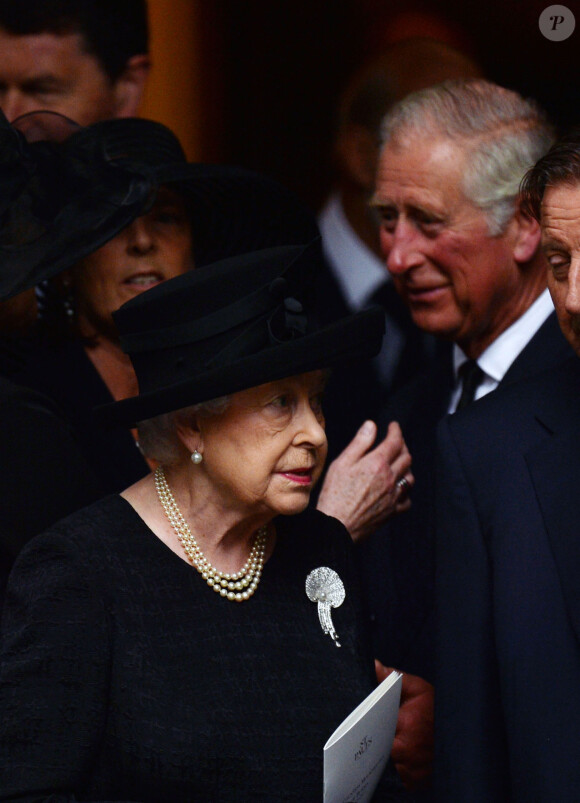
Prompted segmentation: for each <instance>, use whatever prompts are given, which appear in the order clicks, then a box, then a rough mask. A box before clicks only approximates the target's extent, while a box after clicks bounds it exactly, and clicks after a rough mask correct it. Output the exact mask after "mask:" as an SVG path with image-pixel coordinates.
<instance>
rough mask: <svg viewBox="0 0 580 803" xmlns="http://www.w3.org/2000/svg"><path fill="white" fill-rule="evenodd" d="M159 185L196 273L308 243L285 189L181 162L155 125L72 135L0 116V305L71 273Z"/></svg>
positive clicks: (301, 211) (131, 123)
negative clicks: (180, 210) (179, 218)
mask: <svg viewBox="0 0 580 803" xmlns="http://www.w3.org/2000/svg"><path fill="white" fill-rule="evenodd" d="M161 185H167V186H170V187H173V188H175V189H176V190H177V191H179V192H180V193H182V194H184V195H185V196H186V197H187V199H188V202H189V207H190V210H191V213H192V222H193V237H194V257H195V262H196V265H197V266H198V267H200V266H202V265H204V264H207V263H210V262H213V261H215V260H217V259H223V258H226V257H228V256H232V255H235V254H239V253H244V252H247V251H251V250H253V249H259V248H266V247H269V246H274V245H282V244H294V243H302V242H307V241H309V240H310V239H312V238H313V237H315V236H316V234H317V227H316V222H315V220H314V217H313V215H312V214H311V212H310V211H309V210H307V209H306V208H305V207H304V205H303V204H302V203H301V202H300V201H299V200H298V199H297V198H296V197H295V196H294V195H293V194H292V193H291V192H290V191H288V190H287V189H286V188H285V187H283V186H282V185H280V184H278V183H277V182H275V181H273V180H271V179H269V178H266V177H264V176H261V175H259V174H257V173H254V172H252V171H249V170H244V169H242V168H235V167H227V166H224V165H204V164H197V163H188V162H187V159H186V157H185V154H184V152H183V149H182V147H181V145H180V143H179V140H178V139H177V137H176V136H175V135H174V134H173V132H172V131H170V130H169V129H168V128H166V127H165V126H164V125H162V124H161V123H157V122H154V121H152V120H143V119H137V118H124V119H119V120H106V121H102V122H99V123H95V124H93V125H91V126H87V127H86V128H80V127H79V126H77V125H76V124H75V123H73V122H72V121H70V120H67V118H64V117H63V116H62V115H58V114H55V113H53V112H31V113H30V114H28V115H24V116H23V117H21V118H19V119H18V120H17V121H15V122H14V123H13V124H12V125H10V124H9V123H8V122H7V120H6V118H5V117H3V115H2V114H1V112H0V187H1V188H2V192H1V193H0V298H10V297H11V296H13V295H16V294H17V293H19V292H21V291H22V290H26V289H28V288H29V287H32V286H33V285H35V284H37V283H39V282H40V281H42V280H44V279H48V278H50V277H51V276H55V275H56V274H58V273H60V272H61V271H62V270H64V269H65V268H68V267H71V266H72V265H74V264H75V263H76V262H78V261H79V260H80V259H82V258H83V257H84V256H87V255H88V254H90V253H92V252H93V251H95V250H96V249H97V248H99V247H100V246H101V245H104V243H106V242H107V241H108V240H110V239H111V238H112V237H114V236H115V235H116V234H118V233H119V232H120V231H121V230H122V229H123V228H124V227H125V226H127V225H129V224H130V223H131V222H132V221H133V220H134V219H135V218H136V217H138V216H139V215H142V214H144V213H145V212H146V211H147V209H148V208H149V207H150V205H151V203H152V202H153V200H154V197H155V193H156V190H157V188H158V187H159V186H161Z"/></svg>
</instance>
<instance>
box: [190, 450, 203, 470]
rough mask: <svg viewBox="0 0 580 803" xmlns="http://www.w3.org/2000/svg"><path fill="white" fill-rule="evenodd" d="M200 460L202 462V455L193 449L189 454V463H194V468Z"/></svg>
mask: <svg viewBox="0 0 580 803" xmlns="http://www.w3.org/2000/svg"><path fill="white" fill-rule="evenodd" d="M202 460H203V455H202V454H201V452H198V451H197V449H194V450H193V452H192V454H191V462H192V463H194V464H195V465H196V466H199V464H200V463H201V461H202Z"/></svg>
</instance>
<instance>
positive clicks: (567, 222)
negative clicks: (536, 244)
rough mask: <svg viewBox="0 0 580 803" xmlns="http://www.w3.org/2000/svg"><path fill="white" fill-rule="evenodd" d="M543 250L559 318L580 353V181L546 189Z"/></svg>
mask: <svg viewBox="0 0 580 803" xmlns="http://www.w3.org/2000/svg"><path fill="white" fill-rule="evenodd" d="M542 250H543V251H544V253H545V255H546V257H547V259H548V263H549V266H550V267H549V271H548V287H549V289H550V293H551V295H552V299H553V301H554V306H555V307H556V313H557V315H558V321H559V322H560V327H561V328H562V331H563V332H564V335H565V337H566V339H567V340H568V341H569V343H570V345H571V346H572V348H573V349H574V351H575V352H576V354H578V356H580V184H576V185H575V186H570V185H568V184H561V185H559V186H556V187H550V188H548V189H547V190H546V192H545V194H544V198H543V200H542Z"/></svg>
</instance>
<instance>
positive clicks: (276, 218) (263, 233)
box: [69, 117, 319, 267]
mask: <svg viewBox="0 0 580 803" xmlns="http://www.w3.org/2000/svg"><path fill="white" fill-rule="evenodd" d="M73 145H74V147H75V150H77V151H78V150H79V148H84V147H85V146H86V147H88V148H89V150H90V151H91V152H92V151H94V150H95V148H98V150H99V153H100V155H101V157H102V158H104V160H105V161H106V162H107V163H113V164H115V165H119V166H123V167H124V168H125V169H127V170H129V171H134V172H135V173H136V174H137V175H142V174H143V173H146V174H147V175H148V176H149V177H150V180H151V181H152V183H153V185H154V186H155V187H160V186H168V187H170V188H171V189H174V190H176V191H177V192H179V193H180V194H181V195H183V196H185V198H186V200H187V201H188V207H189V210H190V213H191V220H192V230H193V251H194V261H195V264H196V266H197V267H202V266H204V265H208V264H211V263H213V262H216V261H218V260H222V259H226V258H228V257H230V256H235V255H236V254H244V253H248V252H250V251H256V250H259V249H262V248H270V247H274V246H281V245H298V244H301V243H306V242H310V241H311V240H313V239H314V238H315V237H317V236H318V233H319V232H318V225H317V223H316V218H315V216H314V214H313V213H312V211H311V210H310V209H308V208H307V207H306V205H305V204H304V203H303V202H302V201H301V200H300V199H299V198H298V197H297V196H296V195H295V194H294V193H293V192H291V191H290V190H289V189H288V188H286V187H284V186H283V185H282V184H280V183H279V182H277V181H275V180H274V179H271V178H269V177H267V176H264V175H262V174H260V173H256V172H254V171H252V170H247V169H245V168H241V167H232V166H230V165H214V164H202V163H198V162H188V161H187V158H186V155H185V152H184V151H183V148H182V147H181V143H180V142H179V140H178V139H177V137H176V136H175V134H174V133H173V132H172V131H171V130H170V129H168V128H167V127H166V126H164V125H162V124H161V123H155V122H153V121H151V120H143V119H141V118H136V117H135V118H124V119H118V120H105V121H101V122H99V123H95V124H93V125H92V126H89V127H88V128H86V129H83V130H82V131H80V132H78V133H77V134H76V135H75V138H74V140H72V141H71V143H70V145H69V147H70V146H73Z"/></svg>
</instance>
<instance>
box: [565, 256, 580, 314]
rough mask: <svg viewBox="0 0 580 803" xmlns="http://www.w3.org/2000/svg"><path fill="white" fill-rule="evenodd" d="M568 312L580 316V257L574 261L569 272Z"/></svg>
mask: <svg viewBox="0 0 580 803" xmlns="http://www.w3.org/2000/svg"><path fill="white" fill-rule="evenodd" d="M566 312H568V313H570V314H571V315H579V314H580V257H578V258H576V259H572V262H571V264H570V270H569V271H568V292H567V293H566Z"/></svg>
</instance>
